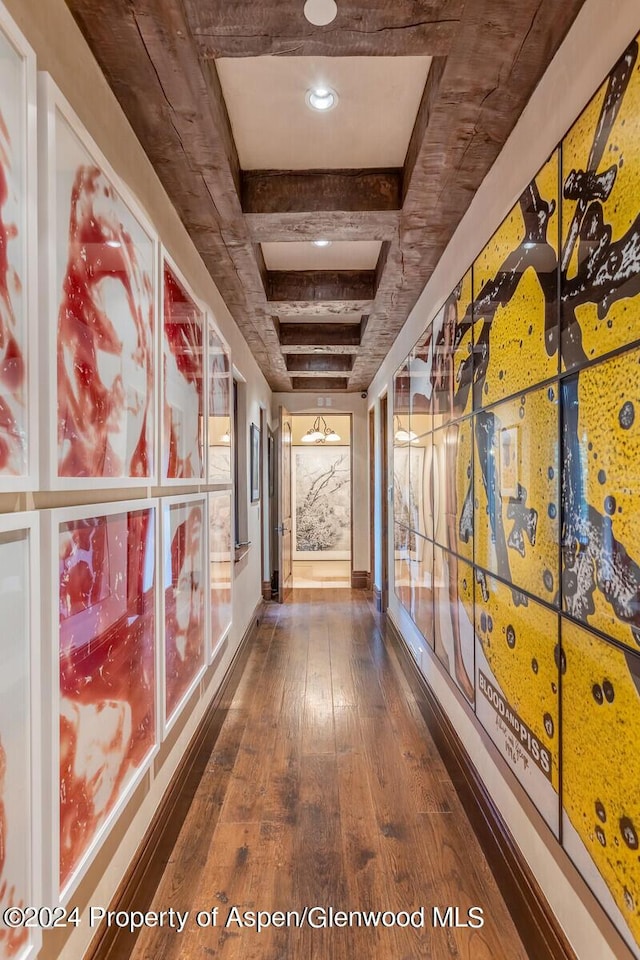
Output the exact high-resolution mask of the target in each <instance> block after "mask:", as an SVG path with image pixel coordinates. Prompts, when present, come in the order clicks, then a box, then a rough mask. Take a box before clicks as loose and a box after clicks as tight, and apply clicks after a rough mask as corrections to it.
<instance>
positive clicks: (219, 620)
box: [208, 491, 233, 660]
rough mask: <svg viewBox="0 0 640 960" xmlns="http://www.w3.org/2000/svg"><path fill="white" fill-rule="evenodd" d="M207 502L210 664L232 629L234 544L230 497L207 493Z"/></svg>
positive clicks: (225, 493) (223, 492)
mask: <svg viewBox="0 0 640 960" xmlns="http://www.w3.org/2000/svg"><path fill="white" fill-rule="evenodd" d="M208 502H209V570H210V574H209V587H210V590H211V595H210V603H209V611H210V613H209V659H210V660H212V659H213V657H214V656H215V653H216V650H218V648H219V646H220V644H221V643H222V641H223V640H224V638H225V637H226V635H227V633H228V632H229V628H230V626H231V614H232V607H231V589H232V584H233V541H232V534H231V528H232V522H233V513H232V503H231V493H230V492H226V491H220V492H217V493H210V494H209V497H208Z"/></svg>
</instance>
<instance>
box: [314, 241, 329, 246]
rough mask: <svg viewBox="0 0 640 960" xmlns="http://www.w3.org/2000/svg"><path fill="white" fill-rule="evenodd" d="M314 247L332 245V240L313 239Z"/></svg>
mask: <svg viewBox="0 0 640 960" xmlns="http://www.w3.org/2000/svg"><path fill="white" fill-rule="evenodd" d="M311 242H312V244H313V245H314V247H330V246H331V240H312V241H311Z"/></svg>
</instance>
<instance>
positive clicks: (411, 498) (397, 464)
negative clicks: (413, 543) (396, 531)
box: [393, 443, 423, 530]
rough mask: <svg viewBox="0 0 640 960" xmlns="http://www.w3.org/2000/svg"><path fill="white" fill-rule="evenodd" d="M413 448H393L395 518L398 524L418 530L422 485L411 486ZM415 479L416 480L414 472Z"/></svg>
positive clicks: (396, 446)
mask: <svg viewBox="0 0 640 960" xmlns="http://www.w3.org/2000/svg"><path fill="white" fill-rule="evenodd" d="M410 456H411V448H410V446H409V445H408V444H403V445H399V444H397V443H396V444H394V447H393V517H394V520H395V522H396V523H400V524H402V525H403V526H405V527H411V528H412V529H413V530H415V529H417V527H418V524H419V518H420V504H421V502H422V493H423V490H422V484H421V483H420V485H419V486H418V487H412V486H411V464H410ZM413 478H414V480H415V478H416V472H415V471H414V474H413Z"/></svg>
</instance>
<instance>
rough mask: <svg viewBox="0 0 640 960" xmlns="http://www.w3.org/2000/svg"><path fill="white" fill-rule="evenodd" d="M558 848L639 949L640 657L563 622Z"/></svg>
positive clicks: (565, 621)
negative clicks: (614, 911)
mask: <svg viewBox="0 0 640 960" xmlns="http://www.w3.org/2000/svg"><path fill="white" fill-rule="evenodd" d="M562 647H563V669H564V672H563V677H562V756H563V774H562V785H563V793H562V797H563V808H564V827H563V845H564V846H565V848H566V850H567V851H568V853H569V855H570V856H571V857H572V859H573V860H574V862H575V863H576V866H577V867H578V869H579V870H580V872H581V873H582V876H583V877H584V879H585V880H586V882H587V883H588V884H589V886H590V887H591V888H592V890H593V891H594V893H595V894H596V896H599V897H600V898H601V899H603V900H606V893H607V891H608V892H609V893H610V894H611V896H612V897H613V899H614V902H615V904H616V906H617V908H618V910H619V911H620V914H621V916H614V921H615V922H616V924H617V926H618V928H619V929H620V932H621V933H622V934H623V936H624V937H625V939H626V940H627V941H628V942H629V945H630V946H632V947H634V946H635V949H636V951H637V949H638V945H639V944H640V850H639V844H640V839H639V838H640V790H639V789H638V785H639V784H640V751H639V750H638V728H639V726H640V658H639V657H638V656H637V655H636V654H632V653H630V652H629V653H625V652H624V651H622V650H619V649H617V648H615V647H614V646H612V645H611V644H609V643H606V642H605V641H603V640H601V639H600V638H599V637H597V636H595V635H594V634H592V633H591V632H590V631H588V630H585V629H583V628H582V627H578V626H576V625H575V624H573V623H571V622H569V621H567V620H565V619H563V621H562Z"/></svg>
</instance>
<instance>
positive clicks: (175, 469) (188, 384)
mask: <svg viewBox="0 0 640 960" xmlns="http://www.w3.org/2000/svg"><path fill="white" fill-rule="evenodd" d="M161 270H162V369H163V375H162V402H161V407H162V414H161V416H162V435H161V449H160V462H161V467H162V470H161V472H162V482H163V483H166V484H169V485H171V484H173V485H176V484H184V483H185V481H186V482H189V481H191V482H199V481H202V480H203V479H204V410H205V379H204V378H205V360H204V358H205V335H206V326H205V323H206V316H205V311H204V309H203V307H202V306H201V305H200V304H199V303H198V301H197V300H196V298H195V296H194V294H193V293H192V292H191V290H190V289H189V286H188V284H187V282H186V280H185V279H184V277H183V276H182V274H181V273H180V271H179V270H178V268H177V267H176V265H175V264H174V263H173V261H172V260H171V259H170V257H169V256H168V254H167V253H166V251H165V250H164V249H163V250H162V268H161Z"/></svg>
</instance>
